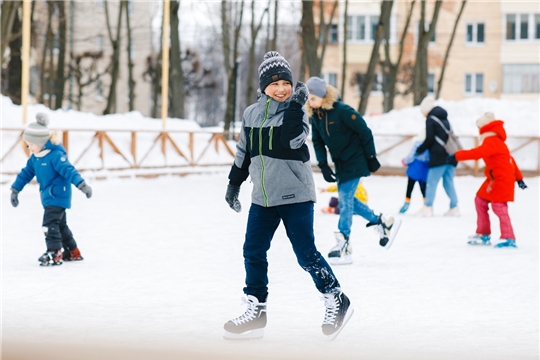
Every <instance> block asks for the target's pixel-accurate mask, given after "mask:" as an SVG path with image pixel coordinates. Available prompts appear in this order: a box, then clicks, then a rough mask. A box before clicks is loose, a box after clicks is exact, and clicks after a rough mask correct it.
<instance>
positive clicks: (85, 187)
mask: <svg viewBox="0 0 540 360" xmlns="http://www.w3.org/2000/svg"><path fill="white" fill-rule="evenodd" d="M77 189H79V190H81V191H82V192H83V193H84V194H85V195H86V197H87V198H88V199H90V198H91V197H92V188H91V187H90V186H88V185H87V184H86V182H84V181H83V182H82V183H80V184H79V185H77Z"/></svg>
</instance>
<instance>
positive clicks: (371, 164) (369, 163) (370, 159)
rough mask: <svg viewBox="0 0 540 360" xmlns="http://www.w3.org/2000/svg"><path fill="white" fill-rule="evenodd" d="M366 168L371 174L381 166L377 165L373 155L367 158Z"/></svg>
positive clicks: (377, 161) (377, 162)
mask: <svg viewBox="0 0 540 360" xmlns="http://www.w3.org/2000/svg"><path fill="white" fill-rule="evenodd" d="M367 167H368V169H369V172H372V173H374V172H375V171H377V170H379V169H380V167H381V164H380V163H379V160H377V158H376V157H375V155H371V156H370V157H368V158H367Z"/></svg>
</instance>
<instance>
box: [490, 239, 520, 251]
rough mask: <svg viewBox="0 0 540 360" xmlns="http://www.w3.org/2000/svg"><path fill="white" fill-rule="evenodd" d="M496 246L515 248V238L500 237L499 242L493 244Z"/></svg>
mask: <svg viewBox="0 0 540 360" xmlns="http://www.w3.org/2000/svg"><path fill="white" fill-rule="evenodd" d="M495 247H496V248H498V249H502V248H510V249H512V248H513V249H515V248H517V245H516V240H515V239H500V242H499V243H498V244H497V245H495Z"/></svg>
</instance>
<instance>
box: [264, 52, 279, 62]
mask: <svg viewBox="0 0 540 360" xmlns="http://www.w3.org/2000/svg"><path fill="white" fill-rule="evenodd" d="M273 57H281V54H280V53H278V52H277V51H269V52H267V53H266V54H264V60H268V59H270V58H273Z"/></svg>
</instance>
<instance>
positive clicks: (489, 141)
mask: <svg viewBox="0 0 540 360" xmlns="http://www.w3.org/2000/svg"><path fill="white" fill-rule="evenodd" d="M476 125H477V126H478V129H479V131H480V146H478V147H476V148H474V149H471V150H458V151H457V152H456V153H455V154H454V155H452V156H449V158H448V162H452V161H454V160H457V161H464V160H479V159H482V160H484V162H485V164H486V167H485V170H484V174H485V175H486V181H484V183H483V184H482V186H480V189H479V190H478V192H477V193H476V198H475V199H474V203H475V205H476V213H477V215H478V217H477V227H476V234H475V235H472V236H469V241H468V243H469V244H470V245H491V241H490V240H491V236H490V235H491V226H490V222H489V214H488V210H489V207H488V205H489V203H491V208H492V209H493V212H494V213H495V215H497V216H498V217H499V221H500V226H501V239H500V242H499V243H498V244H497V245H496V246H495V247H496V248H506V247H507V248H515V247H516V237H515V235H514V230H513V228H512V223H511V221H510V216H509V215H508V202H509V201H514V183H515V182H516V181H517V183H518V185H519V187H520V188H521V189H526V188H527V185H525V183H524V182H523V175H522V174H521V171H520V170H519V168H518V166H517V164H516V161H515V160H514V158H513V157H512V155H510V151H509V150H508V147H507V146H506V144H505V143H504V141H505V140H506V131H505V130H504V127H503V121H502V120H496V119H495V115H494V114H493V113H492V112H487V113H485V114H484V115H482V116H481V117H480V118H479V119H478V120H477V121H476ZM453 157H455V159H453Z"/></svg>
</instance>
